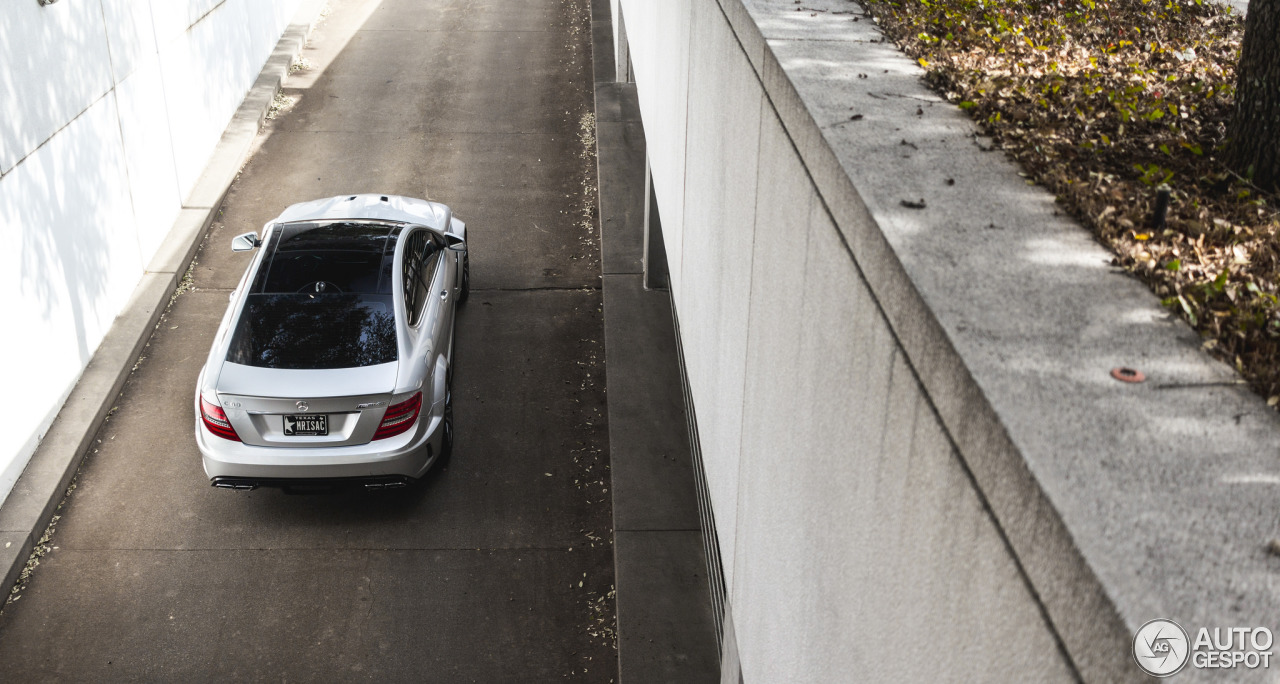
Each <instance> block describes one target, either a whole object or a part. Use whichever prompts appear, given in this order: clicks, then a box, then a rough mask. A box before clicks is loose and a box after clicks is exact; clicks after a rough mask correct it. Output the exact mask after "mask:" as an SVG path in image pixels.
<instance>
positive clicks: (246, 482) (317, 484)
mask: <svg viewBox="0 0 1280 684" xmlns="http://www.w3.org/2000/svg"><path fill="white" fill-rule="evenodd" d="M413 482H414V480H413V478H410V477H406V476H404V475H380V476H375V477H308V478H270V477H226V476H219V477H215V478H213V479H212V480H210V481H209V484H211V485H213V486H214V487H219V488H221V489H242V490H250V489H257V488H259V487H279V488H280V489H289V490H303V491H306V490H317V491H323V490H327V489H339V488H343V487H363V488H365V489H399V488H402V487H407V486H409V485H411V484H413Z"/></svg>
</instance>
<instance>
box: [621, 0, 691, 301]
mask: <svg viewBox="0 0 1280 684" xmlns="http://www.w3.org/2000/svg"><path fill="white" fill-rule="evenodd" d="M692 9H693V0H622V16H623V17H624V18H625V23H626V28H627V37H628V40H630V41H631V42H630V45H631V55H632V59H633V60H634V64H635V71H636V90H637V91H638V92H639V94H640V115H641V116H642V117H643V118H644V133H645V145H646V146H647V149H648V151H649V159H650V163H651V164H652V165H653V183H654V189H655V190H656V192H657V196H658V213H659V215H660V216H661V217H662V237H663V240H664V241H665V242H666V247H667V265H668V268H669V271H670V274H671V289H672V291H673V292H679V290H680V278H681V269H680V259H681V250H680V248H679V247H680V243H681V241H682V238H683V225H684V177H685V174H684V147H685V122H686V114H687V111H686V105H687V97H688V93H689V36H690V33H689V27H690V22H691V20H692ZM633 22H635V29H634V32H633V30H632V23H633Z"/></svg>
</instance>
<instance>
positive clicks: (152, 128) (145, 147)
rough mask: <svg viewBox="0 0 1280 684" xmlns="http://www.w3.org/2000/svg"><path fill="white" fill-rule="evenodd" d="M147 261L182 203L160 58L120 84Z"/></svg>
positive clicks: (131, 185) (141, 240)
mask: <svg viewBox="0 0 1280 684" xmlns="http://www.w3.org/2000/svg"><path fill="white" fill-rule="evenodd" d="M116 102H117V106H118V107H119V109H120V130H121V134H122V136H123V138H124V150H125V160H126V162H127V166H128V170H129V191H130V195H131V196H132V198H133V210H134V219H135V222H136V226H137V234H138V252H139V254H140V255H141V259H142V263H143V264H146V263H147V262H148V261H150V259H151V256H152V255H153V254H155V252H156V249H157V248H158V247H159V246H160V243H161V242H162V241H163V240H164V238H165V236H166V235H168V234H169V228H170V227H172V225H173V220H174V218H175V217H177V215H178V211H179V210H180V209H181V208H182V201H181V195H180V194H179V192H178V177H177V171H176V169H175V168H174V157H173V146H172V145H171V144H170V131H169V117H168V116H166V110H165V94H164V88H163V83H162V81H161V78H160V64H159V63H158V62H156V61H154V60H151V61H148V62H147V63H146V66H144V67H143V68H141V69H138V70H137V71H135V72H133V74H132V75H130V76H129V77H128V78H126V79H125V80H124V81H122V82H121V83H120V85H118V86H116Z"/></svg>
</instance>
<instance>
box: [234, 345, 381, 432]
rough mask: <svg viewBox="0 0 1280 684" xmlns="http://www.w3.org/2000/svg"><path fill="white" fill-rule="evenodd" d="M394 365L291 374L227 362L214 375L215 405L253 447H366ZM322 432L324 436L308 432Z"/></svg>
mask: <svg viewBox="0 0 1280 684" xmlns="http://www.w3.org/2000/svg"><path fill="white" fill-rule="evenodd" d="M397 366H398V364H397V363H395V362H392V363H382V364H377V365H372V366H363V367H360V368H332V369H322V370H295V369H287V368H259V367H256V366H246V365H242V364H238V363H231V362H229V361H227V362H223V364H222V369H221V372H220V373H219V374H218V382H217V388H216V392H217V395H218V403H219V404H220V405H221V406H222V408H223V410H224V411H225V412H226V414H227V419H228V420H229V421H230V422H231V425H232V427H234V428H235V430H236V434H238V435H239V436H240V439H241V440H242V441H243V442H244V443H245V444H249V445H253V446H274V447H319V446H348V445H355V444H367V443H368V442H369V441H371V440H372V439H373V434H374V432H376V431H377V429H378V425H379V423H380V422H381V421H382V415H383V413H385V412H386V409H387V405H388V404H389V403H390V401H391V398H392V391H393V390H394V389H395V383H396V373H397ZM317 432H323V433H324V434H311V433H317Z"/></svg>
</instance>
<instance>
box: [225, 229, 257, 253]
mask: <svg viewBox="0 0 1280 684" xmlns="http://www.w3.org/2000/svg"><path fill="white" fill-rule="evenodd" d="M261 244H262V240H261V239H259V238H258V234H257V233H245V234H244V235H237V236H235V237H233V238H231V251H233V252H252V251H253V250H254V248H255V247H257V246H258V245H261Z"/></svg>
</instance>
